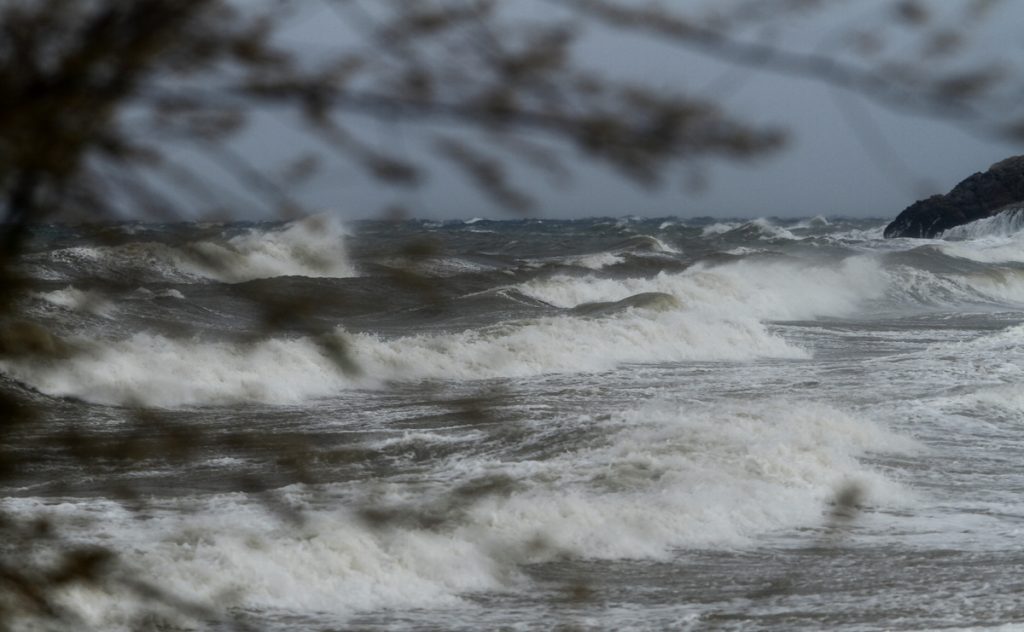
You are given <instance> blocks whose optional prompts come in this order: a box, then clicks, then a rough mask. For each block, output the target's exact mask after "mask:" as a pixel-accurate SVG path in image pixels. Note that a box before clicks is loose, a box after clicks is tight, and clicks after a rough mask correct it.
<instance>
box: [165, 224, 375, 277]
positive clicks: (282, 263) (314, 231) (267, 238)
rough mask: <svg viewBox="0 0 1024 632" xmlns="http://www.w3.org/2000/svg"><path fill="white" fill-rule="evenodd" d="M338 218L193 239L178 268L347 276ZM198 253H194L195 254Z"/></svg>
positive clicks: (350, 270)
mask: <svg viewBox="0 0 1024 632" xmlns="http://www.w3.org/2000/svg"><path fill="white" fill-rule="evenodd" d="M346 234H347V233H346V231H345V229H344V227H343V226H342V224H341V222H340V221H338V220H337V218H335V217H334V216H331V215H314V216H311V217H307V218H305V219H301V220H296V221H294V222H291V223H289V224H286V225H285V226H284V227H283V228H281V229H279V230H272V231H265V230H258V229H251V230H248V231H246V232H245V233H242V234H241V235H238V236H236V237H232V238H231V239H228V240H227V242H226V243H218V242H210V241H207V242H198V243H196V244H193V246H192V249H193V251H194V253H195V254H191V253H190V256H184V257H179V258H178V259H177V261H176V263H177V266H178V267H179V269H182V270H184V271H186V272H191V273H194V274H196V275H198V276H206V277H208V278H212V279H216V280H218V281H225V282H229V283H235V282H239V281H250V280H253V279H264V278H270V277H278V276H305V277H338V278H341V277H352V276H356V271H355V268H354V267H353V266H352V264H351V262H350V261H349V259H348V253H347V250H346V248H345V242H344V238H345V236H346ZM196 254H198V255H199V256H196Z"/></svg>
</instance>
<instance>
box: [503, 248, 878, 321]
mask: <svg viewBox="0 0 1024 632" xmlns="http://www.w3.org/2000/svg"><path fill="white" fill-rule="evenodd" d="M888 284H889V276H888V275H887V274H886V273H885V271H884V270H883V269H882V267H881V266H880V265H879V263H878V261H877V259H875V258H873V257H870V256H860V257H850V258H848V259H846V260H844V261H843V262H842V263H841V264H840V265H838V266H825V265H820V266H819V265H814V264H808V263H803V262H786V261H756V262H755V261H747V260H744V261H737V262H733V263H729V264H725V265H720V266H714V267H708V266H705V265H701V264H698V265H694V266H691V267H690V268H688V269H686V270H684V271H682V272H677V273H668V272H661V273H659V274H657V275H656V276H654V277H651V278H627V279H604V278H597V277H584V278H580V277H569V276H554V277H551V278H547V279H539V280H533V281H529V282H527V283H524V284H522V285H521V286H519V290H520V291H521V292H523V293H524V294H526V295H528V296H531V297H533V298H537V299H540V300H542V301H545V302H547V303H550V304H552V305H556V306H558V307H575V306H576V305H579V304H582V303H595V302H608V301H619V300H622V299H624V298H626V297H628V296H632V295H634V294H639V293H641V292H662V293H665V294H671V295H672V296H675V297H676V298H677V299H679V301H680V302H681V303H682V305H683V306H684V308H686V309H687V310H690V311H695V312H702V313H704V314H707V315H708V317H709V319H710V317H726V318H752V319H757V320H796V319H807V318H815V317H819V316H845V315H849V314H852V313H855V312H856V311H857V309H858V308H859V307H861V306H862V305H863V304H864V303H865V302H866V301H868V300H871V299H877V298H880V297H881V296H883V295H884V293H885V291H886V288H887V286H888Z"/></svg>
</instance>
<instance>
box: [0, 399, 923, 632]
mask: <svg viewBox="0 0 1024 632" xmlns="http://www.w3.org/2000/svg"><path fill="white" fill-rule="evenodd" d="M566 422H567V423H570V424H571V425H574V426H578V427H579V428H581V429H587V428H589V429H591V430H593V429H599V430H601V431H602V433H603V435H602V436H603V437H604V439H603V440H601V441H599V442H597V443H594V442H590V443H588V444H587V445H586V446H581V447H577V448H576V449H574V450H571V451H567V452H564V453H562V454H559V455H556V456H554V457H552V458H550V459H547V460H542V461H541V460H520V459H513V460H501V459H497V458H495V457H493V456H488V454H489V453H485V454H483V455H477V456H468V455H463V456H462V457H460V458H459V459H457V460H454V461H449V462H441V463H438V464H437V466H436V470H434V471H431V472H429V474H428V475H425V476H422V477H420V476H418V477H415V478H414V479H413V480H409V479H408V478H407V477H399V478H396V479H394V480H384V481H381V482H380V484H379V485H378V486H376V487H374V486H371V485H360V486H350V485H343V484H337V485H332V486H329V487H328V488H326V489H325V490H323V491H325V492H327V497H329V498H339V499H342V500H341V501H340V502H339V505H340V506H335V507H327V508H325V507H324V505H323V503H322V502H321V503H317V504H310V503H309V502H308V499H310V498H312V499H315V498H316V497H315V496H313V497H310V496H309V494H308V491H307V490H304V489H302V488H289V489H286V490H282V492H283V494H284V498H285V499H286V500H287V501H288V502H291V503H292V504H293V505H296V506H298V507H304V508H305V509H306V522H305V523H304V524H303V525H302V526H300V527H296V526H291V525H282V524H280V523H278V522H276V521H275V520H273V519H272V518H271V517H270V516H268V514H267V511H266V510H265V509H263V508H262V507H260V506H259V504H258V502H257V501H254V500H253V499H250V498H248V497H246V496H245V495H243V494H229V495H217V496H211V497H208V498H205V499H202V500H200V501H199V504H198V506H197V507H196V508H195V511H193V512H183V511H179V510H177V509H176V508H174V507H167V508H164V509H159V508H157V509H155V510H153V511H151V512H149V515H148V518H149V519H148V520H145V521H140V520H136V519H134V516H133V515H132V514H131V513H129V512H126V511H124V510H123V509H121V508H120V507H119V506H117V505H116V504H115V503H111V502H109V501H90V500H76V501H69V502H67V503H64V504H58V505H50V506H47V505H45V504H44V503H43V502H41V501H39V500H35V499H7V500H6V501H4V505H5V507H4V508H5V509H6V510H9V511H12V512H14V513H15V514H16V515H19V516H24V517H29V516H37V515H47V516H49V517H51V518H63V519H65V520H64V522H66V523H69V524H70V525H72V526H71V528H73V529H76V530H77V532H76V533H75V534H74V537H75V538H76V540H81V541H98V542H117V543H118V547H119V550H120V551H122V552H123V555H124V558H125V559H124V561H125V563H126V564H128V565H129V566H130V567H132V568H135V569H137V572H138V573H139V574H140V575H141V577H142V578H143V579H147V580H149V581H154V582H156V583H158V585H160V586H161V587H162V588H164V589H165V590H168V591H170V592H171V593H172V594H174V595H177V596H179V597H181V598H184V599H188V600H194V601H197V602H200V603H203V604H207V605H209V606H210V607H213V608H215V609H218V610H222V611H223V610H225V609H229V608H230V609H238V608H241V609H249V610H257V611H260V612H263V613H266V612H268V611H270V612H284V613H287V612H299V613H309V612H320V613H332V614H336V615H338V616H339V617H344V616H347V615H349V614H352V613H354V612H359V611H365V610H374V609H380V608H416V607H438V606H441V607H444V606H450V605H454V604H458V603H459V602H460V600H461V598H462V596H464V595H465V594H467V593H470V592H475V591H488V590H490V591H493V590H502V589H506V588H510V587H513V586H521V585H522V584H523V583H524V582H526V581H528V580H527V579H526V578H525V577H523V576H522V575H521V574H520V573H519V572H518V569H519V567H520V566H521V565H523V564H528V563H536V562H545V561H550V560H556V559H564V558H570V559H606V560H611V559H637V558H650V559H670V558H671V556H672V555H673V552H674V551H675V550H677V549H679V548H712V549H713V548H722V547H728V548H733V547H742V546H746V545H749V544H751V543H753V542H754V541H756V538H758V537H760V536H764V535H766V534H770V533H772V532H775V531H778V530H782V529H792V528H794V527H797V526H812V527H813V526H821V525H823V524H824V523H825V522H826V521H827V517H826V516H827V513H828V510H829V507H828V503H829V501H830V500H831V498H833V496H834V494H835V493H836V490H837V489H838V488H840V487H843V486H846V485H849V484H856V485H858V486H859V487H860V488H861V489H863V490H864V491H865V501H864V504H865V505H866V506H867V507H889V506H898V507H906V506H907V505H910V504H912V503H914V502H915V501H914V498H913V496H912V495H911V494H910V493H909V492H907V491H906V490H904V489H903V488H902V487H901V486H900V485H898V484H896V483H894V482H892V481H890V480H888V479H886V478H885V477H884V476H883V475H882V474H881V473H879V472H876V471H874V470H873V469H871V468H870V467H868V466H865V465H864V464H862V463H861V462H859V461H858V457H859V456H861V455H863V454H865V453H867V452H912V451H914V450H916V449H917V448H916V445H915V444H914V443H913V442H911V441H910V440H908V439H905V438H903V437H900V436H898V435H894V434H893V433H892V432H889V431H887V430H886V429H884V428H882V427H880V426H878V425H876V424H874V423H872V422H870V421H868V420H865V419H861V418H857V417H855V416H852V415H850V414H848V413H845V412H843V411H841V410H838V409H836V408H834V407H831V406H827V405H823V404H816V403H812V402H804V401H786V400H769V401H761V402H758V403H757V404H739V403H737V404H733V405H728V406H725V407H719V408H717V409H713V408H708V407H701V406H699V405H695V404H693V403H686V404H682V405H680V404H677V403H673V402H666V401H662V402H654V403H650V404H647V405H645V406H642V407H640V408H639V409H635V410H630V411H628V412H622V413H617V414H612V415H611V416H610V417H607V418H605V419H603V420H596V419H592V418H589V417H581V418H579V419H576V420H566ZM488 480H505V481H509V482H510V483H511V485H510V486H509V487H508V488H507V489H506V490H505V491H503V492H500V493H495V494H491V495H484V496H481V497H478V498H475V499H471V500H467V501H462V502H456V504H454V505H452V504H451V498H452V497H451V496H450V492H451V491H452V490H454V489H456V488H458V487H459V486H460V485H466V484H472V483H473V482H474V481H488ZM367 504H368V505H369V506H371V507H373V508H377V509H382V510H387V511H392V512H395V514H397V515H399V516H406V517H409V518H412V517H414V516H415V515H416V514H417V513H419V512H421V511H427V512H437V511H440V512H441V515H442V516H443V517H444V518H445V521H444V522H442V523H440V524H439V525H435V526H432V527H430V528H419V527H417V526H415V524H416V523H415V520H410V521H406V522H398V523H396V524H391V525H374V524H369V523H366V522H363V521H362V520H360V519H359V518H358V517H357V516H356V515H355V514H353V513H352V511H350V510H349V509H346V507H354V506H362V505H367ZM90 516H91V517H92V520H91V521H90V520H89V518H90ZM63 601H64V602H65V604H66V605H68V606H69V607H72V608H73V609H74V610H75V611H76V612H78V613H80V614H82V615H83V616H84V617H85V618H86V620H87V621H89V622H90V623H92V624H93V625H94V626H96V627H114V626H117V625H118V624H120V623H122V622H124V621H127V620H128V617H129V616H130V614H131V613H132V610H133V605H132V604H131V601H130V600H129V599H126V598H125V596H124V595H118V594H110V593H104V592H101V591H98V590H76V591H73V592H71V593H69V594H68V595H66V597H65V599H64V600H63Z"/></svg>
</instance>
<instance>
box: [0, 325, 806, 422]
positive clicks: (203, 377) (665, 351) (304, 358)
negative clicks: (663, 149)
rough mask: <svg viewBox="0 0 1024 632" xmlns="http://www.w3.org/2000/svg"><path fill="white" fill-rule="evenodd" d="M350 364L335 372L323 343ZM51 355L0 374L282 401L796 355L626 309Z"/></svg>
mask: <svg viewBox="0 0 1024 632" xmlns="http://www.w3.org/2000/svg"><path fill="white" fill-rule="evenodd" d="M324 341H329V342H330V344H341V345H342V346H344V348H345V349H346V350H347V353H348V354H349V356H350V358H351V360H352V361H353V362H354V363H355V364H356V365H357V366H358V367H359V369H360V373H359V374H358V375H356V374H351V373H345V372H344V371H342V370H341V369H340V368H339V366H338V365H337V364H336V363H335V361H334V360H333V359H332V358H331V355H330V353H329V352H328V349H327V347H325V345H324V344H323V342H324ZM71 342H72V344H73V345H75V346H77V348H78V352H77V353H76V354H74V355H73V356H72V357H70V358H68V359H64V360H61V361H60V362H49V361H44V360H38V359H35V360H33V359H20V360H13V359H9V360H4V361H2V362H0V370H2V371H3V372H4V373H6V374H8V375H10V376H12V377H14V378H15V379H18V380H20V381H22V382H24V383H26V384H29V385H30V386H32V387H34V388H36V389H38V390H40V391H42V392H44V393H47V394H49V395H55V396H63V397H75V398H79V399H83V400H86V401H89V402H94V403H101V404H114V405H122V404H129V405H131V404H141V405H149V406H163V407H174V406H193V405H205V404H230V403H239V402H263V403H272V404H287V403H296V402H301V401H303V400H306V399H310V398H322V397H329V396H332V395H339V394H340V393H341V392H342V391H344V390H347V389H351V388H361V387H362V388H367V387H375V386H379V385H381V384H384V383H387V382H389V381H408V380H424V379H428V380H448V379H455V380H459V379H470V380H472V379H480V378H496V377H528V376H535V375H541V374H545V373H565V372H568V373H577V372H595V371H604V370H610V369H613V368H615V367H616V366H618V365H619V364H623V363H651V362H681V361H694V360H699V361H744V360H752V359H755V358H759V357H777V358H806V357H807V354H806V352H805V351H803V350H801V349H799V348H797V347H795V346H793V345H790V344H789V343H787V342H785V341H784V340H782V339H781V338H779V337H778V336H776V335H773V334H771V333H770V332H768V331H767V330H766V328H765V327H764V326H763V325H762V324H761V323H759V322H757V321H756V320H753V319H750V318H728V319H726V318H713V319H708V318H706V317H704V316H702V315H700V314H696V313H690V312H687V311H685V310H662V311H658V310H651V309H632V308H627V309H625V310H624V311H622V312H619V313H615V314H613V315H610V316H605V317H601V318H575V317H571V316H559V317H550V318H541V319H535V320H528V321H518V322H511V323H504V324H501V325H497V326H493V327H489V328H485V329H481V330H467V331H463V332H458V333H450V334H421V335H413V336H403V337H398V338H390V339H388V338H381V337H378V336H375V335H371V334H351V335H350V334H346V333H345V332H344V331H342V330H340V329H339V330H337V331H335V332H334V333H333V334H331V335H329V336H328V337H327V338H324V339H319V340H318V339H315V338H309V337H300V338H271V339H267V340H262V341H259V342H255V343H230V342H206V341H200V340H193V339H188V340H176V339H171V338H167V337H164V336H159V335H154V334H136V335H134V336H132V337H131V338H128V339H124V340H117V341H94V340H86V339H80V340H73V341H71Z"/></svg>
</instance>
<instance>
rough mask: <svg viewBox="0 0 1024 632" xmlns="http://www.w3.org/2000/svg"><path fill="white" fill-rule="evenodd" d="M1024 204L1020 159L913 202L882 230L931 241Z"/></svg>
mask: <svg viewBox="0 0 1024 632" xmlns="http://www.w3.org/2000/svg"><path fill="white" fill-rule="evenodd" d="M1022 204H1024V156H1013V157H1011V158H1007V159H1006V160H1003V161H1000V162H997V163H996V164H994V165H992V166H991V167H989V168H988V171H985V172H984V173H976V174H974V175H973V176H971V177H969V178H967V179H966V180H964V181H963V182H961V183H960V184H958V185H956V186H955V187H953V190H952V191H950V192H949V193H947V194H946V195H933V196H932V197H930V198H928V199H926V200H920V201H917V202H914V203H913V204H911V205H910V206H908V207H907V208H906V209H905V210H904V211H903V212H902V213H900V214H899V215H897V216H896V219H894V220H893V221H892V223H891V224H889V225H888V226H886V227H885V236H886V237H935V236H936V235H938V234H939V233H941V232H942V231H944V230H946V229H949V228H953V227H954V226H959V225H961V224H966V223H968V222H973V221H974V220H978V219H983V218H985V217H991V216H993V215H995V214H997V213H999V212H1001V211H1003V210H1006V209H1007V208H1018V207H1020V206H1021V205H1022Z"/></svg>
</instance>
